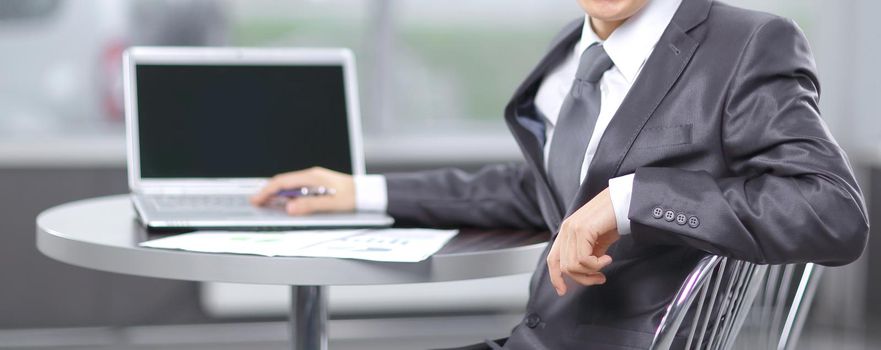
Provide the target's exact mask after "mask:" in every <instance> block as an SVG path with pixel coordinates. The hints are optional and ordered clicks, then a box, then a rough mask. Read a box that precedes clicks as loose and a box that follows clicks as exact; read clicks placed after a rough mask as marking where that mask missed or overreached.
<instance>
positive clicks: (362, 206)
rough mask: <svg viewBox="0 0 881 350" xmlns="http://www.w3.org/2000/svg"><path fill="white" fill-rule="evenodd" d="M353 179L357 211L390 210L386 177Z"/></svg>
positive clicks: (354, 177)
mask: <svg viewBox="0 0 881 350" xmlns="http://www.w3.org/2000/svg"><path fill="white" fill-rule="evenodd" d="M352 178H353V179H354V180H355V210H357V211H380V212H384V211H385V210H386V208H388V192H387V187H386V182H385V176H382V175H355V176H353V177H352ZM628 201H629V200H628Z"/></svg>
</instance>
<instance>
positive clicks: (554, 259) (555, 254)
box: [547, 242, 566, 296]
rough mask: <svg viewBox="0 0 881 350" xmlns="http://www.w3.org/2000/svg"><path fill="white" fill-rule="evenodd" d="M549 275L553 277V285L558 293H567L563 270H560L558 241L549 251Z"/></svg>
mask: <svg viewBox="0 0 881 350" xmlns="http://www.w3.org/2000/svg"><path fill="white" fill-rule="evenodd" d="M547 261H548V276H550V278H551V285H553V286H554V289H555V290H556V291H557V295H560V296H562V295H563V294H566V281H564V280H563V272H562V271H561V270H560V251H559V249H558V246H557V243H556V242H554V246H552V247H551V251H550V252H549V253H548V259H547Z"/></svg>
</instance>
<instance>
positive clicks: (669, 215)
mask: <svg viewBox="0 0 881 350" xmlns="http://www.w3.org/2000/svg"><path fill="white" fill-rule="evenodd" d="M652 217H653V218H655V219H661V218H663V219H664V220H666V221H669V222H674V221H675V222H676V223H677V224H679V225H682V226H685V225H688V227H691V228H697V227H698V226H700V225H701V221H700V220H699V219H698V218H697V216H688V215H685V213H677V212H674V211H673V210H664V208H661V207H654V208H652Z"/></svg>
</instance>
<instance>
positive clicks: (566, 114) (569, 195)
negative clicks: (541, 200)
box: [547, 44, 613, 210]
mask: <svg viewBox="0 0 881 350" xmlns="http://www.w3.org/2000/svg"><path fill="white" fill-rule="evenodd" d="M612 65H613V63H612V59H611V58H609V55H608V54H607V53H606V50H605V49H604V48H603V45H602V44H594V45H592V46H590V47H589V48H587V50H584V53H582V54H581V61H580V62H579V63H578V71H577V72H576V73H575V81H574V82H573V83H572V89H571V91H569V94H568V95H566V98H565V99H564V100H563V106H562V107H561V108H560V115H559V117H557V124H556V125H555V126H554V138H553V139H552V141H551V149H550V152H549V153H548V169H547V171H548V176H549V177H550V180H551V186H553V188H554V190H555V191H556V194H557V202H558V203H559V204H560V208H561V209H563V210H566V209H567V208H566V206H567V205H568V204H569V202H570V201H572V199H573V198H575V194H576V193H577V192H578V188H579V186H580V185H581V181H580V176H579V175H580V174H581V165H582V163H583V162H584V152H585V151H587V144H588V143H590V137H591V135H592V134H593V129H594V126H595V125H596V122H597V116H599V114H600V83H599V82H600V78H602V76H603V73H605V72H606V71H607V70H609V68H612Z"/></svg>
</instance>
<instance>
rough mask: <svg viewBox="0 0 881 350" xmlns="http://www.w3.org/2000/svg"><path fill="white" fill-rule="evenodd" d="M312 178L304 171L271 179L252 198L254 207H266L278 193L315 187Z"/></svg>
mask: <svg viewBox="0 0 881 350" xmlns="http://www.w3.org/2000/svg"><path fill="white" fill-rule="evenodd" d="M310 179H311V178H310V177H309V176H308V174H307V173H306V172H303V171H295V172H291V173H287V174H282V175H277V176H275V177H273V178H272V179H270V180H269V181H268V182H267V183H266V185H264V186H263V188H262V189H260V191H259V192H257V194H255V195H253V196H252V197H251V203H253V204H254V205H264V204H266V202H268V201H269V200H270V199H271V198H272V197H274V196H275V194H276V193H278V191H281V190H285V189H291V188H296V187H303V186H310V185H315V184H314V183H313V182H315V181H310Z"/></svg>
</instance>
